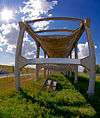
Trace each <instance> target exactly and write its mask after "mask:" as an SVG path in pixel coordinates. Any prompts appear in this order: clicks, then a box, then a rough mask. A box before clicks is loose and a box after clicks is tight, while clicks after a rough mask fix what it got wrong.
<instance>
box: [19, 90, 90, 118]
mask: <svg viewBox="0 0 100 118" xmlns="http://www.w3.org/2000/svg"><path fill="white" fill-rule="evenodd" d="M20 95H21V96H22V98H25V99H26V100H27V101H30V100H31V101H32V103H33V104H34V103H38V104H39V105H40V107H45V108H46V109H48V110H50V115H52V116H54V117H57V118H58V117H63V118H72V117H80V118H89V117H90V116H88V115H87V114H84V113H83V114H82V113H80V112H79V111H78V109H79V108H80V107H83V105H85V104H86V102H73V103H65V102H64V101H50V100H48V99H47V98H45V97H44V98H42V99H39V98H38V97H39V96H40V95H37V97H32V96H30V95H28V93H27V92H25V91H24V90H23V89H21V90H20ZM42 97H43V96H42ZM70 108H73V109H75V108H76V111H75V110H71V109H70Z"/></svg>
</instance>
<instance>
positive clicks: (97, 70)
mask: <svg viewBox="0 0 100 118" xmlns="http://www.w3.org/2000/svg"><path fill="white" fill-rule="evenodd" d="M83 72H84V73H87V70H86V69H85V68H84V71H83ZM96 73H97V74H100V65H99V64H98V65H96Z"/></svg>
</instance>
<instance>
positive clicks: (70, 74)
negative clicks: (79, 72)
mask: <svg viewBox="0 0 100 118" xmlns="http://www.w3.org/2000/svg"><path fill="white" fill-rule="evenodd" d="M70 59H72V53H70ZM69 76H70V77H71V76H72V71H71V70H70V73H69Z"/></svg>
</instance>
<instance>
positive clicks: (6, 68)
mask: <svg viewBox="0 0 100 118" xmlns="http://www.w3.org/2000/svg"><path fill="white" fill-rule="evenodd" d="M34 70H35V69H33V68H30V67H26V68H25V67H24V68H23V69H21V71H20V72H21V73H33V72H34ZM0 72H4V73H14V66H9V65H0Z"/></svg>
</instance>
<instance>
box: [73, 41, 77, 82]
mask: <svg viewBox="0 0 100 118" xmlns="http://www.w3.org/2000/svg"><path fill="white" fill-rule="evenodd" d="M75 59H78V50H77V43H76V44H75ZM74 83H78V66H77V65H75V79H74Z"/></svg>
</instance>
